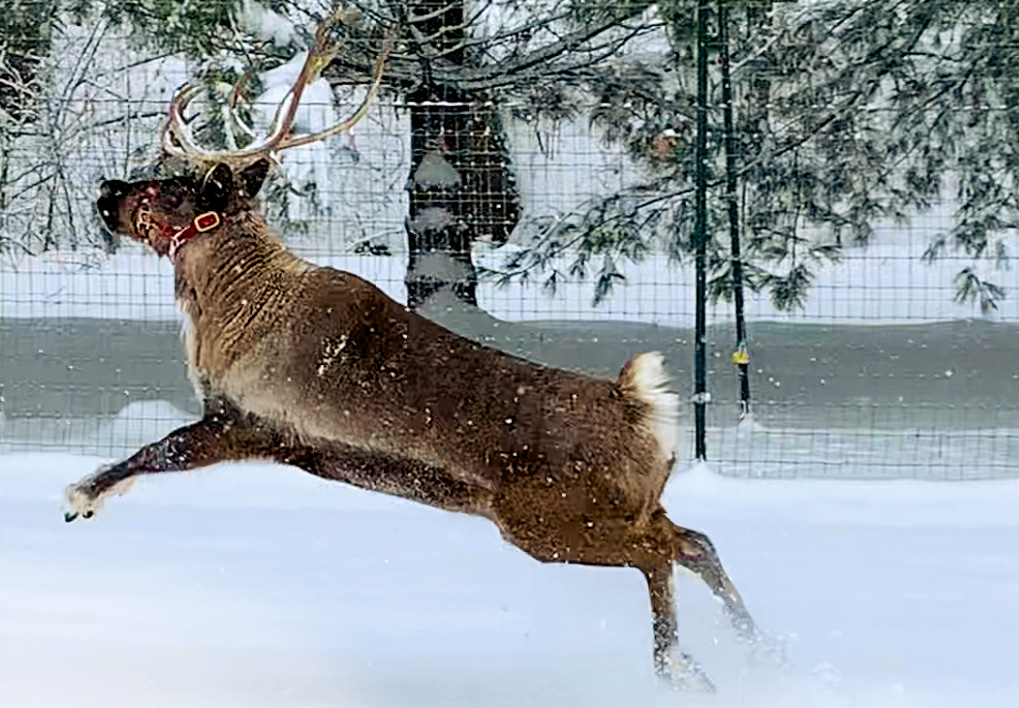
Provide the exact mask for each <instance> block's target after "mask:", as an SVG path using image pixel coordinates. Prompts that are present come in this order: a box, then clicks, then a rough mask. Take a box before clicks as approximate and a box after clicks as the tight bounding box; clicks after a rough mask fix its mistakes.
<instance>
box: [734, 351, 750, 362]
mask: <svg viewBox="0 0 1019 708" xmlns="http://www.w3.org/2000/svg"><path fill="white" fill-rule="evenodd" d="M732 363H733V364H735V365H736V366H739V365H740V364H749V363H750V354H748V353H747V351H746V350H745V349H737V350H736V351H734V352H733V353H732Z"/></svg>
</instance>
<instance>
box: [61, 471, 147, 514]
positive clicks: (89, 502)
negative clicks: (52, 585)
mask: <svg viewBox="0 0 1019 708" xmlns="http://www.w3.org/2000/svg"><path fill="white" fill-rule="evenodd" d="M109 467H110V466H109V465H107V466H104V467H100V468H99V470H98V471H97V472H96V473H95V474H91V475H89V476H88V477H85V478H84V479H82V480H81V481H80V482H78V483H77V484H71V485H68V486H67V488H66V489H65V490H64V521H66V522H68V523H70V522H71V521H74V520H75V519H77V518H78V517H79V516H80V517H81V518H83V519H91V518H92V517H93V516H95V513H96V512H97V511H99V510H100V509H101V508H102V507H103V502H105V501H106V498H107V497H110V496H119V495H121V494H124V493H126V492H127V490H129V489H130V488H131V485H132V484H134V479H133V478H131V477H128V478H127V479H123V480H121V481H119V482H117V483H116V484H114V485H113V486H110V487H108V488H107V489H106V490H105V491H103V492H100V493H98V494H97V493H96V492H95V488H96V481H97V480H98V479H99V477H100V475H102V474H103V473H104V472H106V471H107V470H108V469H109ZM100 481H103V480H100ZM100 486H107V485H106V484H100Z"/></svg>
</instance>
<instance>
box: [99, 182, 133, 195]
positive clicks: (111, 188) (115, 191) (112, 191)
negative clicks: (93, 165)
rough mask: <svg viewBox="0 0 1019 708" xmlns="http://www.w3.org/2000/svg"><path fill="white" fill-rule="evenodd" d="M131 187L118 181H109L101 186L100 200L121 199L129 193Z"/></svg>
mask: <svg viewBox="0 0 1019 708" xmlns="http://www.w3.org/2000/svg"><path fill="white" fill-rule="evenodd" d="M129 189H130V185H129V184H128V183H127V182H121V181H120V180H116V179H108V180H106V181H105V182H103V183H102V184H101V185H99V199H119V198H120V197H122V196H124V195H125V194H127V193H128V190H129Z"/></svg>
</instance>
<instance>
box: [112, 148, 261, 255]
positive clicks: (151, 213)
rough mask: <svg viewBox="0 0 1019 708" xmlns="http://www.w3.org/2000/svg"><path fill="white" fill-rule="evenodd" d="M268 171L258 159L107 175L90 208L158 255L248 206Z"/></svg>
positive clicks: (119, 232) (117, 230) (171, 251)
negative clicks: (181, 172)
mask: <svg viewBox="0 0 1019 708" xmlns="http://www.w3.org/2000/svg"><path fill="white" fill-rule="evenodd" d="M268 172H269V162H268V160H265V159H262V160H259V161H257V162H255V163H254V164H252V165H250V166H248V167H245V168H244V169H242V170H241V171H240V172H237V173H235V172H234V171H233V170H232V169H231V168H230V166H229V165H228V164H226V163H225V162H221V163H219V164H217V165H215V166H214V167H212V168H210V169H208V170H207V171H206V172H205V173H204V174H195V175H187V176H184V177H171V178H169V179H162V180H143V181H140V182H130V183H129V182H120V181H118V180H111V181H108V182H103V184H102V185H101V186H100V188H99V199H98V200H97V201H96V208H97V209H98V210H99V216H101V217H102V219H103V223H105V224H106V228H108V229H109V230H110V231H111V232H113V233H114V234H117V235H120V236H127V237H129V238H132V239H134V240H136V241H141V242H142V243H145V244H148V245H149V246H150V247H151V248H152V249H153V250H154V251H155V252H156V253H158V254H159V255H160V256H166V255H171V256H172V255H174V252H175V251H176V248H177V247H178V246H179V245H180V244H181V243H183V242H184V241H185V240H186V239H187V238H190V237H191V236H194V235H195V233H201V232H203V231H209V230H211V229H214V228H216V227H218V226H219V225H220V224H221V223H222V222H223V220H225V219H228V218H230V217H231V216H233V215H235V214H237V213H240V212H244V211H247V210H249V209H251V208H253V207H254V199H255V195H257V194H258V190H259V189H261V187H262V182H263V181H265V177H266V175H267V174H268ZM192 229H193V230H194V231H193V232H191V230H192Z"/></svg>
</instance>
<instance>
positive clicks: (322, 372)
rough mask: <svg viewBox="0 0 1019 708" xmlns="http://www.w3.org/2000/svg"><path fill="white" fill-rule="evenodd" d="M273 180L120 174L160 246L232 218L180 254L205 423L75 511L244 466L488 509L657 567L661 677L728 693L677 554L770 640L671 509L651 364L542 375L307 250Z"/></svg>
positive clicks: (73, 495) (701, 540)
mask: <svg viewBox="0 0 1019 708" xmlns="http://www.w3.org/2000/svg"><path fill="white" fill-rule="evenodd" d="M264 176H265V166H264V165H262V164H259V165H256V167H253V168H249V169H248V170H246V171H244V172H242V173H241V174H239V175H237V176H236V177H235V176H234V175H232V173H231V172H230V170H229V169H228V168H225V167H217V168H216V169H215V170H213V171H212V173H210V174H209V175H206V176H204V178H201V179H194V180H188V179H185V180H174V181H169V182H144V183H135V184H132V185H126V184H123V183H108V184H107V185H105V187H104V196H103V197H102V198H101V199H100V200H99V203H98V205H99V209H100V212H101V213H102V214H103V217H104V219H105V220H106V222H107V224H108V225H109V226H110V228H111V230H114V231H117V232H120V233H123V234H124V235H127V236H130V237H132V238H135V239H138V240H141V241H144V242H147V243H149V244H150V245H151V246H152V247H153V248H154V249H155V250H156V251H157V253H160V254H165V253H167V252H168V251H169V246H168V236H167V234H168V233H170V231H172V230H174V229H179V228H183V227H184V226H187V224H189V223H190V222H191V221H192V220H193V219H194V217H195V216H197V215H198V214H200V213H202V212H203V211H205V210H207V209H215V210H217V212H218V213H219V214H221V216H222V225H221V226H220V227H219V228H217V229H215V230H213V231H211V232H209V233H203V234H199V235H198V236H196V237H195V238H194V239H192V240H191V241H189V242H188V243H186V244H185V245H184V246H183V247H182V248H181V249H180V250H179V252H178V253H177V255H176V260H175V278H176V291H177V297H178V300H179V303H180V306H181V308H182V310H183V311H184V312H185V313H186V314H187V316H188V318H189V320H190V331H189V333H188V362H189V366H190V369H191V375H192V378H193V380H194V381H195V383H196V386H197V388H198V390H199V393H200V395H201V396H202V397H203V400H204V401H205V403H206V415H205V417H204V418H203V420H202V421H199V422H198V423H196V424H194V425H193V426H188V427H187V428H183V429H181V430H179V431H175V433H172V434H171V435H170V436H169V437H168V438H166V439H164V440H163V441H160V442H159V443H154V444H153V445H150V446H147V447H146V448H143V449H142V450H141V451H140V452H139V453H138V454H136V455H135V456H134V457H132V458H130V459H129V460H126V461H124V462H122V463H119V464H118V465H113V466H110V467H107V468H104V469H103V470H101V471H100V472H98V473H97V474H96V475H93V476H91V477H89V478H86V479H85V480H83V481H82V482H81V483H79V484H78V485H76V486H74V487H72V489H71V490H70V491H69V500H70V501H71V503H72V511H71V512H69V514H68V517H69V519H71V518H74V517H75V516H76V515H77V514H78V513H82V514H84V515H86V516H88V515H91V513H93V512H94V511H95V510H96V509H98V508H99V506H100V505H101V502H102V500H103V498H104V496H105V495H106V494H108V493H110V491H111V490H112V489H113V488H114V486H115V485H117V484H119V483H122V482H123V481H124V480H127V479H130V478H131V477H132V476H134V475H136V474H140V473H146V472H161V471H171V470H185V469H194V468H196V467H200V466H203V465H208V464H212V463H215V462H218V461H221V460H226V459H271V460H276V461H280V462H285V463H290V464H294V465H297V466H299V467H301V468H303V469H305V470H307V471H309V472H311V473H313V474H317V475H319V476H323V477H327V478H331V479H338V480H341V481H346V482H348V483H351V484H355V485H357V486H361V487H366V488H369V489H375V490H378V491H382V492H385V493H390V494H396V495H398V496H403V497H407V498H411V499H414V500H416V501H420V502H422V503H425V504H429V505H432V506H436V507H439V508H442V509H447V510H452V511H461V512H466V513H471V514H476V515H480V516H484V517H486V518H488V519H491V520H492V521H493V522H494V523H495V524H496V525H497V526H498V528H499V530H500V531H501V533H502V535H503V537H504V538H505V539H506V540H507V541H509V542H510V543H512V544H513V545H515V546H516V547H518V548H520V549H521V550H523V551H524V552H526V553H528V554H530V555H531V556H532V557H534V558H536V559H538V560H540V561H545V562H577V563H586V564H593V565H610V566H632V567H636V568H639V569H640V570H641V571H643V572H644V575H645V577H646V578H647V580H648V586H649V592H650V597H651V603H652V610H653V613H654V615H655V623H654V634H655V643H654V644H655V652H654V653H655V665H656V669H657V670H658V672H659V673H661V674H663V675H666V676H671V678H672V679H673V680H674V681H677V682H679V683H686V684H692V685H695V686H698V687H701V688H704V687H708V686H710V683H709V682H708V681H707V679H706V678H705V677H703V675H702V674H700V672H699V669H697V667H696V664H695V663H694V662H693V661H692V660H691V659H690V658H689V657H687V656H686V655H683V654H678V655H677V654H676V653H675V642H676V624H675V614H674V609H673V607H672V591H671V568H672V566H673V563H677V562H678V563H681V564H683V565H685V566H687V567H689V568H691V569H692V570H694V571H695V572H697V573H699V574H700V575H701V576H702V577H703V578H704V579H705V581H706V582H707V583H708V585H709V586H710V587H711V588H712V590H713V591H714V592H716V593H717V594H718V595H719V597H720V598H722V600H723V601H724V602H725V605H726V608H727V610H728V611H729V613H730V615H731V617H732V619H733V622H734V623H735V625H736V626H737V628H738V629H739V631H740V633H741V634H742V635H743V636H744V637H745V638H748V639H752V638H755V637H756V636H757V634H756V630H755V629H754V627H753V623H752V621H751V620H750V617H749V615H747V613H746V611H745V610H744V608H743V605H742V602H741V600H740V598H739V595H738V593H737V592H736V590H735V588H734V587H733V586H732V584H731V582H729V580H728V578H727V577H726V575H725V572H724V571H723V570H722V567H721V565H720V564H719V562H718V559H717V555H716V553H715V551H714V548H713V547H712V545H711V543H710V542H709V541H708V540H707V538H706V537H705V536H703V535H702V534H699V533H696V532H693V531H689V530H685V529H681V528H679V527H676V526H675V525H673V524H672V523H671V522H670V521H669V520H668V518H667V517H666V515H665V511H664V509H663V508H662V506H661V504H660V501H659V499H660V496H661V494H662V491H663V489H664V487H665V484H666V481H667V480H668V476H669V472H670V468H671V466H672V464H673V462H674V451H673V450H671V449H667V448H668V445H666V444H665V443H664V442H663V433H662V432H661V420H660V416H659V417H658V418H656V415H657V414H659V413H661V411H660V410H659V407H660V405H661V404H660V403H656V402H655V400H654V399H653V398H652V397H649V396H647V395H645V394H644V393H642V392H641V387H640V385H638V384H639V383H640V382H639V381H637V380H636V379H635V378H634V377H635V376H639V375H640V374H635V373H634V370H635V369H636V368H637V367H632V368H631V367H627V368H626V369H624V371H623V373H622V374H621V377H620V380H619V381H615V382H613V381H606V380H601V379H596V378H591V377H588V376H583V375H581V374H577V373H572V372H568V371H562V370H558V369H552V368H548V367H545V366H540V365H538V364H535V363H532V362H529V361H525V360H522V359H519V358H517V357H514V356H511V355H508V354H505V353H502V352H499V351H496V350H494V349H490V348H487V347H484V346H482V345H480V344H477V343H475V342H472V341H470V340H467V339H464V338H462V337H459V336H457V335H455V334H453V333H451V332H449V331H447V330H446V329H444V328H442V327H440V326H439V325H437V324H435V323H433V322H431V321H429V320H427V319H425V318H423V317H421V316H419V315H418V314H416V313H414V312H412V311H410V310H408V309H407V308H406V307H404V306H402V305H400V304H399V303H397V302H395V301H393V300H392V299H391V298H389V297H388V296H386V295H385V294H384V293H383V292H382V291H380V290H379V289H378V288H376V287H375V286H374V285H372V284H371V283H368V282H366V281H364V280H362V279H361V278H358V277H357V276H355V275H352V274H350V273H345V272H341V271H337V270H333V269H331V268H320V267H317V266H315V265H313V264H311V263H309V262H307V261H304V260H301V259H299V258H298V257H296V256H295V255H294V254H292V253H291V252H290V251H289V250H287V249H286V248H285V247H284V246H283V245H282V244H281V243H280V242H279V241H278V240H276V238H275V237H274V236H273V235H271V234H270V232H269V231H268V229H267V227H266V224H265V222H264V220H263V217H262V215H261V214H260V213H259V212H258V210H257V209H256V208H255V205H254V199H253V195H254V194H255V193H256V192H257V191H258V186H259V185H260V184H261V179H262V178H263V177H264ZM140 214H142V215H143V216H141V217H139V215H140ZM145 214H147V216H144V215H145ZM663 380H664V376H663ZM670 400H671V399H670ZM666 420H669V419H668V417H667V416H666Z"/></svg>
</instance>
